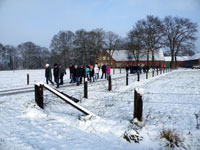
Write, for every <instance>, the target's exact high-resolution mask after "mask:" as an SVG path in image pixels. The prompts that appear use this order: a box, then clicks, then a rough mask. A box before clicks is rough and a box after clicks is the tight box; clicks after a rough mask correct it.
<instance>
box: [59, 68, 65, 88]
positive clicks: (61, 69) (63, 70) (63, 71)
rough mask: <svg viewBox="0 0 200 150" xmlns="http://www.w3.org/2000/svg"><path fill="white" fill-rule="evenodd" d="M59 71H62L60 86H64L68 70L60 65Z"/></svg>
mask: <svg viewBox="0 0 200 150" xmlns="http://www.w3.org/2000/svg"><path fill="white" fill-rule="evenodd" d="M59 70H60V85H63V77H64V75H65V74H66V70H65V68H63V67H62V66H61V65H59Z"/></svg>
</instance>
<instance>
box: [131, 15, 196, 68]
mask: <svg viewBox="0 0 200 150" xmlns="http://www.w3.org/2000/svg"><path fill="white" fill-rule="evenodd" d="M197 27H198V26H197V24H196V23H193V22H191V21H190V20H189V19H187V18H179V17H171V16H167V17H165V18H164V19H163V20H161V19H159V18H158V17H154V16H147V17H146V19H142V20H139V21H137V22H136V24H135V26H134V27H133V29H132V30H131V31H130V32H129V33H128V43H127V47H128V49H129V50H130V52H132V53H133V56H134V57H135V60H137V62H138V61H139V58H140V57H139V56H141V55H145V56H146V57H147V64H149V55H150V54H151V55H152V56H151V57H152V64H154V55H155V53H157V52H158V50H159V49H160V48H163V49H165V50H166V53H168V54H170V55H171V67H172V66H173V64H174V61H175V62H176V63H177V59H176V58H177V56H178V55H193V54H194V50H195V44H194V42H195V41H196V39H197V32H198V30H197Z"/></svg>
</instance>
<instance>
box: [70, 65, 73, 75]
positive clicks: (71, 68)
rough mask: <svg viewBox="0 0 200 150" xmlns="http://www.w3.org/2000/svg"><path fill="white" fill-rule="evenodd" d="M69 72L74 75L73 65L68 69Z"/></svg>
mask: <svg viewBox="0 0 200 150" xmlns="http://www.w3.org/2000/svg"><path fill="white" fill-rule="evenodd" d="M69 71H70V73H71V74H73V73H74V66H73V65H72V66H70V67H69Z"/></svg>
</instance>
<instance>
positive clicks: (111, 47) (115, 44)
mask: <svg viewBox="0 0 200 150" xmlns="http://www.w3.org/2000/svg"><path fill="white" fill-rule="evenodd" d="M119 46H120V36H119V35H117V34H116V33H114V32H112V31H108V32H106V37H105V47H106V48H107V50H108V53H109V55H110V58H109V64H110V65H111V58H112V56H113V53H114V51H115V50H117V49H118V48H119Z"/></svg>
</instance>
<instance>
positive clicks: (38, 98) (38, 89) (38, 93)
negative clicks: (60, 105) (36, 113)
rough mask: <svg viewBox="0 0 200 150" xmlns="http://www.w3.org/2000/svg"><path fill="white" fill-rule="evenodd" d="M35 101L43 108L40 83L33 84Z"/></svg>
mask: <svg viewBox="0 0 200 150" xmlns="http://www.w3.org/2000/svg"><path fill="white" fill-rule="evenodd" d="M35 102H36V103H37V105H38V106H39V107H40V108H42V109H44V103H43V86H42V85H39V86H38V85H35Z"/></svg>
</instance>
